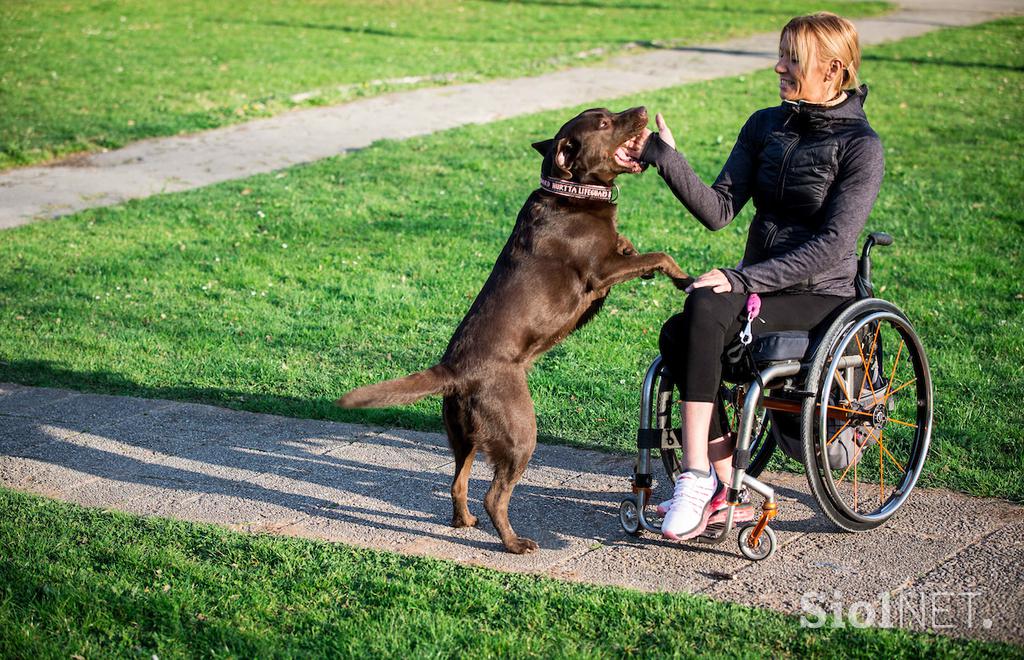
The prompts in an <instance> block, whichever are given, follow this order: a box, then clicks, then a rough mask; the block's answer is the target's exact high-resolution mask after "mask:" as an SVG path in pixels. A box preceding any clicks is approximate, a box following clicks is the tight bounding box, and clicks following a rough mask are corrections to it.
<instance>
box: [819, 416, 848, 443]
mask: <svg viewBox="0 0 1024 660" xmlns="http://www.w3.org/2000/svg"><path fill="white" fill-rule="evenodd" d="M852 421H853V420H852V419H848V420H846V423H845V424H843V425H842V426H840V427H839V430H838V431H836V432H835V434H834V435H833V436H832V437H831V438H829V439H828V442H826V443H825V446H826V447H828V446H829V445H831V444H832V441H833V440H835V439H836V438H838V437H839V434H840V433H842V432H843V430H844V429H845V428H846V427H847V426H849V425H850V422H852Z"/></svg>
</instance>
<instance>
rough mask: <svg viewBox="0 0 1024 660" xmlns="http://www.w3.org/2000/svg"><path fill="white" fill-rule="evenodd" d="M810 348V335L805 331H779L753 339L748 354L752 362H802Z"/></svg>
mask: <svg viewBox="0 0 1024 660" xmlns="http://www.w3.org/2000/svg"><path fill="white" fill-rule="evenodd" d="M810 346H811V333H810V332H808V331H807V330H781V331H779V332H766V333H764V334H761V335H757V336H755V337H754V341H753V342H752V343H751V345H750V352H751V354H752V355H753V356H754V362H756V363H758V364H764V363H767V362H781V361H785V360H802V359H804V357H805V356H806V355H807V353H808V348H810Z"/></svg>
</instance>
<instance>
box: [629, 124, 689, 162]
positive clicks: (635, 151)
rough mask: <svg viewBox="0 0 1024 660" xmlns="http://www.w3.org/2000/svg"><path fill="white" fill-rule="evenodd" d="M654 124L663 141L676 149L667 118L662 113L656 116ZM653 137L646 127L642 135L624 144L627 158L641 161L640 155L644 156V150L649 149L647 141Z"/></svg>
mask: <svg viewBox="0 0 1024 660" xmlns="http://www.w3.org/2000/svg"><path fill="white" fill-rule="evenodd" d="M654 123H655V124H656V125H657V126H658V135H660V136H661V141H662V142H664V143H665V144H667V145H668V146H670V147H672V148H673V149H675V148H676V139H675V138H674V137H673V136H672V129H670V128H669V127H668V124H666V123H665V118H664V117H662V116H661V113H660V112H659V113H658V114H657V115H655V116H654ZM651 135H653V133H651V131H650V130H648V129H647V128H646V127H644V129H643V130H642V131H641V132H640V135H637V136H636V137H635V138H633V139H632V140H630V141H629V142H627V143H626V144H624V145H623V150H624V151H625V154H626V157H627V158H629V159H630V160H633V161H637V160H639V159H640V154H642V153H643V152H644V149H645V148H646V147H647V140H649V139H650V138H651Z"/></svg>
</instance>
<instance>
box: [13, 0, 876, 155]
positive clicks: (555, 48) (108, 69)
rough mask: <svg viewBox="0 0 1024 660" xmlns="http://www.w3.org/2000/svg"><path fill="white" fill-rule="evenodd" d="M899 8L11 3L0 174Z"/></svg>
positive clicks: (702, 3) (707, 0)
mask: <svg viewBox="0 0 1024 660" xmlns="http://www.w3.org/2000/svg"><path fill="white" fill-rule="evenodd" d="M581 5H582V6H581ZM889 7H890V5H889V4H888V3H885V2H879V1H873V0H856V1H847V0H828V1H827V2H824V3H811V2H807V1H806V0H692V1H689V2H686V3H682V2H675V1H669V0H661V1H659V2H637V3H629V2H620V1H619V0H592V1H591V0H588V1H587V2H584V3H579V2H575V1H573V0H562V1H561V2H557V1H556V2H539V1H537V0H521V1H519V2H495V1H486V0H465V1H460V2H451V1H450V0H416V1H415V2H397V1H395V0H370V1H366V0H360V1H356V0H332V1H327V0H276V1H274V2H262V1H259V0H233V1H232V2H230V3H218V2H203V1H200V0H180V1H178V2H148V1H146V0H127V1H124V2H110V1H96V0H91V1H82V0H8V1H6V2H4V3H0V43H2V44H3V46H2V47H0V108H2V109H3V112H0V168H4V167H11V166H14V165H22V164H27V163H35V162H39V161H42V160H46V159H48V158H52V157H54V156H60V155H64V154H68V153H70V152H75V151H82V150H96V149H109V148H113V147H118V146H121V145H123V144H125V143H127V142H130V141H132V140H138V139H140V138H145V137H152V136H160V135H173V134H177V133H180V132H191V131H196V130H200V129H206V128H212V127H215V126H223V125H225V124H230V123H235V122H240V121H245V120H247V119H251V118H253V117H258V116H266V115H270V114H274V113H278V112H281V111H284V110H287V109H289V108H292V107H296V106H303V105H318V104H327V103H336V102H339V101H344V100H349V99H352V98H355V97H358V96H364V95H369V94H378V93H382V92H385V91H389V90H392V89H397V88H402V87H407V86H408V84H402V83H401V82H395V81H396V80H397V79H401V78H405V77H416V78H426V80H423V81H421V82H420V83H419V84H438V83H439V82H442V81H446V80H449V79H450V80H453V81H455V82H470V81H477V80H483V79H488V78H495V77H502V76H521V75H528V74H537V73H540V72H544V71H550V70H553V69H557V68H563V67H566V66H571V65H578V64H580V63H586V62H594V61H599V60H601V59H603V58H605V57H607V56H608V55H610V54H614V53H617V52H622V51H623V50H624V49H625V48H626V47H627V46H629V45H630V44H633V43H634V42H641V45H642V46H643V47H669V46H673V45H679V44H692V43H704V42H708V41H713V40H721V39H726V38H729V37H735V36H740V35H745V34H750V33H753V32H759V31H775V30H778V29H779V27H780V26H781V25H783V24H784V23H785V22H786V20H788V19H789V18H790V17H791V16H794V15H797V14H802V13H807V12H809V11H816V10H819V9H831V10H834V11H837V12H840V13H844V14H847V15H850V16H865V15H872V14H878V13H880V12H882V11H885V10H886V9H888V8H889ZM432 78H438V79H437V80H431V79H432ZM374 81H384V82H374ZM387 81H391V82H387ZM309 94H312V96H309V97H308V98H306V96H308V95H309ZM297 95H303V96H302V97H299V96H297ZM293 97H296V98H295V99H293Z"/></svg>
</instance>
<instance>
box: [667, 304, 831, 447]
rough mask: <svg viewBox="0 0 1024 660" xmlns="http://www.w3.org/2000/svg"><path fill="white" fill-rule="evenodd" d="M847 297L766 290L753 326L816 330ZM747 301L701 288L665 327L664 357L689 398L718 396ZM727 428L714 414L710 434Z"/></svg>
mask: <svg viewBox="0 0 1024 660" xmlns="http://www.w3.org/2000/svg"><path fill="white" fill-rule="evenodd" d="M847 300H849V298H844V297H842V296H822V295H817V294H813V293H799V294H761V313H760V316H758V320H756V321H754V323H753V324H751V326H750V327H751V331H752V333H753V334H754V336H757V335H759V334H761V333H763V332H775V331H779V330H810V329H812V328H814V327H815V326H817V325H818V324H819V323H821V322H822V321H823V320H824V319H826V318H827V317H828V316H829V314H831V313H832V312H833V311H834V310H835V309H836V308H837V307H838V306H839V305H841V304H843V303H844V302H846V301H847ZM746 303H747V294H745V293H713V292H712V291H711V289H710V288H702V289H696V290H695V291H694V292H693V293H691V294H690V295H689V296H687V298H686V303H685V304H684V305H683V311H682V313H681V314H676V315H675V316H673V317H671V318H670V319H669V320H667V321H665V324H664V325H663V326H661V338H660V340H659V342H658V343H659V347H660V349H661V356H662V358H663V359H664V361H665V364H667V365H668V368H669V369H670V370H671V371H672V375H673V376H674V377H675V381H676V385H677V386H678V387H679V391H680V393H681V394H682V399H683V401H703V402H713V401H715V399H716V398H717V396H718V387H719V385H720V384H721V381H722V353H723V352H724V350H725V346H726V344H729V343H731V342H732V340H733V338H734V337H735V336H736V334H737V333H738V332H739V331H740V330H741V329H742V328H743V326H744V325H746V321H747V309H746V307H747V304H746ZM762 320H763V321H764V323H762V322H761V321H762ZM722 432H723V429H722V426H721V423H720V421H719V419H718V415H717V414H712V415H711V431H710V434H709V435H708V438H709V439H712V440H713V439H715V438H718V437H720V436H721V435H722Z"/></svg>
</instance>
